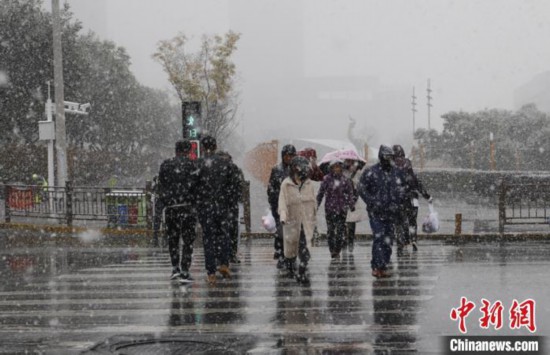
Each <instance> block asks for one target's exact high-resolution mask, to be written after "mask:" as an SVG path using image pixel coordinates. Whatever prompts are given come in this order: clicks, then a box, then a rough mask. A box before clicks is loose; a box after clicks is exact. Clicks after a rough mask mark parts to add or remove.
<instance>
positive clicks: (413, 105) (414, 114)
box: [411, 86, 417, 141]
mask: <svg viewBox="0 0 550 355" xmlns="http://www.w3.org/2000/svg"><path fill="white" fill-rule="evenodd" d="M411 105H412V109H411V111H412V114H413V141H414V132H416V112H417V110H416V95H415V93H414V86H413V95H412V102H411Z"/></svg>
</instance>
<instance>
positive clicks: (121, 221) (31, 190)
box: [0, 181, 251, 233]
mask: <svg viewBox="0 0 550 355" xmlns="http://www.w3.org/2000/svg"><path fill="white" fill-rule="evenodd" d="M0 193H1V194H3V198H4V210H5V213H4V220H5V222H6V223H10V222H11V219H12V217H27V218H49V219H57V220H59V221H60V222H61V223H64V224H67V225H68V226H71V225H73V222H74V221H75V220H79V221H100V222H102V221H104V222H105V223H106V226H107V227H112V228H116V227H123V228H146V229H153V219H154V212H155V209H154V203H155V198H154V196H153V193H152V185H151V182H150V181H147V182H146V184H145V188H107V187H83V186H73V185H72V183H71V181H67V182H66V186H65V187H59V186H40V185H21V184H8V183H5V184H3V186H2V185H0ZM242 196H243V201H242V202H243V214H244V215H243V221H244V225H245V232H246V233H250V232H251V231H250V229H251V219H250V215H251V207H250V181H245V183H244V186H243V195H242Z"/></svg>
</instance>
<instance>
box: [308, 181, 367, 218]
mask: <svg viewBox="0 0 550 355" xmlns="http://www.w3.org/2000/svg"><path fill="white" fill-rule="evenodd" d="M323 197H325V213H347V211H348V210H350V209H352V208H353V207H354V206H355V202H357V195H356V193H355V189H354V188H353V183H352V182H351V180H350V179H349V178H347V177H346V176H344V175H343V174H341V175H334V174H332V173H329V174H328V175H325V178H324V179H323V182H322V183H321V188H320V189H319V192H318V193H317V206H319V205H320V204H321V201H323Z"/></svg>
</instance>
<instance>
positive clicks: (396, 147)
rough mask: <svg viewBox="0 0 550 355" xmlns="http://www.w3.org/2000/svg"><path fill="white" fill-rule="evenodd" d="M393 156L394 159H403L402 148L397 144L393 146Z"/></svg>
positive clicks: (403, 152)
mask: <svg viewBox="0 0 550 355" xmlns="http://www.w3.org/2000/svg"><path fill="white" fill-rule="evenodd" d="M393 154H394V155H395V157H396V158H404V157H405V150H404V149H403V147H402V146H400V145H399V144H396V145H394V146H393Z"/></svg>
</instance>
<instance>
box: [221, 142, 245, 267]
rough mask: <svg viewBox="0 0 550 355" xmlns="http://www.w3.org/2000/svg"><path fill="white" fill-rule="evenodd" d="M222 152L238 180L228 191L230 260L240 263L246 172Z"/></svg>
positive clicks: (233, 177)
mask: <svg viewBox="0 0 550 355" xmlns="http://www.w3.org/2000/svg"><path fill="white" fill-rule="evenodd" d="M220 154H221V155H222V156H223V157H224V158H225V159H227V161H229V166H230V169H231V174H232V177H231V179H232V180H233V181H235V182H237V183H236V184H235V185H233V186H231V190H230V191H228V197H229V199H228V202H229V222H228V223H229V238H230V239H231V255H230V259H229V261H230V262H231V263H233V264H240V263H241V261H240V260H239V256H238V251H239V202H243V185H244V174H243V171H242V170H241V168H239V167H238V166H237V164H235V163H234V162H233V158H232V157H231V155H230V154H229V153H228V152H220Z"/></svg>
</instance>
